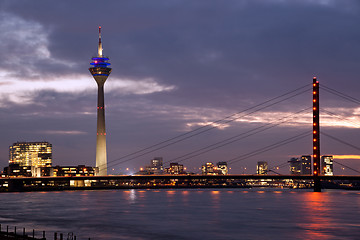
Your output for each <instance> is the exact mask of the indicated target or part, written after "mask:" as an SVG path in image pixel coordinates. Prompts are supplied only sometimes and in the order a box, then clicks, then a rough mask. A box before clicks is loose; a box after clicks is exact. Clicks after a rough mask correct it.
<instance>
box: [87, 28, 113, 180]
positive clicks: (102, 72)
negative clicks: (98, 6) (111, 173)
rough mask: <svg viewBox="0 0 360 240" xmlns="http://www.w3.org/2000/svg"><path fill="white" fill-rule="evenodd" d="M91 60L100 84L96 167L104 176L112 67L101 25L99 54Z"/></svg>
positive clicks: (105, 172) (92, 73)
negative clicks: (108, 82) (105, 52)
mask: <svg viewBox="0 0 360 240" xmlns="http://www.w3.org/2000/svg"><path fill="white" fill-rule="evenodd" d="M91 60H92V62H91V63H90V64H91V65H93V67H91V68H89V71H90V72H91V75H92V76H93V77H94V79H95V81H96V83H97V85H98V99H97V133H96V135H97V137H96V167H97V168H98V169H99V173H98V175H101V176H104V175H107V157H106V130H105V102H104V84H105V81H106V79H107V78H108V77H109V75H110V73H111V68H109V67H108V66H109V65H110V63H109V62H108V61H109V58H106V57H104V55H103V48H102V42H101V27H99V44H98V54H97V57H93V58H92V59H91Z"/></svg>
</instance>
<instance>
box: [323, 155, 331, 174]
mask: <svg viewBox="0 0 360 240" xmlns="http://www.w3.org/2000/svg"><path fill="white" fill-rule="evenodd" d="M333 162H334V158H333V156H331V155H324V156H321V161H320V164H321V165H320V167H321V174H322V175H325V176H333V175H334V169H333Z"/></svg>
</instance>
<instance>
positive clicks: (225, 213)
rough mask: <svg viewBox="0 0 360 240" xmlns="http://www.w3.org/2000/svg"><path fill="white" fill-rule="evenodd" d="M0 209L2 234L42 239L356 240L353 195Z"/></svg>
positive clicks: (133, 199) (18, 196) (152, 198)
mask: <svg viewBox="0 0 360 240" xmlns="http://www.w3.org/2000/svg"><path fill="white" fill-rule="evenodd" d="M0 203H1V205H0V223H1V224H2V229H4V225H9V226H17V227H18V229H19V228H22V227H26V228H29V229H33V228H34V229H36V230H39V231H42V230H45V231H46V232H47V237H48V239H53V236H54V233H53V232H55V231H57V232H62V233H66V234H67V233H68V232H73V233H74V234H75V235H76V236H77V239H80V240H81V239H89V238H91V239H317V240H318V239H360V192H359V191H339V190H337V191H329V190H328V191H327V192H322V193H314V192H312V191H311V190H278V189H173V190H169V189H166V190H101V191H99V190H96V191H61V192H25V193H1V194H0ZM39 236H40V235H39ZM64 239H66V237H65V238H64Z"/></svg>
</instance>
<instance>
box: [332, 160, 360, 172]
mask: <svg viewBox="0 0 360 240" xmlns="http://www.w3.org/2000/svg"><path fill="white" fill-rule="evenodd" d="M333 161H334V163H337V164H339V165H341V166H343V167H346V168H348V169H350V170H353V171H354V172H357V173H360V171H358V170H356V169H355V168H352V167H349V166H347V165H345V164H343V163H339V162H337V161H335V160H333Z"/></svg>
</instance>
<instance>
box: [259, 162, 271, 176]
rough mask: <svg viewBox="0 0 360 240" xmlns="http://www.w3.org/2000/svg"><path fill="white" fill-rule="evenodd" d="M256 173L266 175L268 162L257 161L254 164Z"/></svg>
mask: <svg viewBox="0 0 360 240" xmlns="http://www.w3.org/2000/svg"><path fill="white" fill-rule="evenodd" d="M256 173H257V174H259V175H266V174H267V173H268V163H267V162H258V163H257V166H256Z"/></svg>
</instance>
